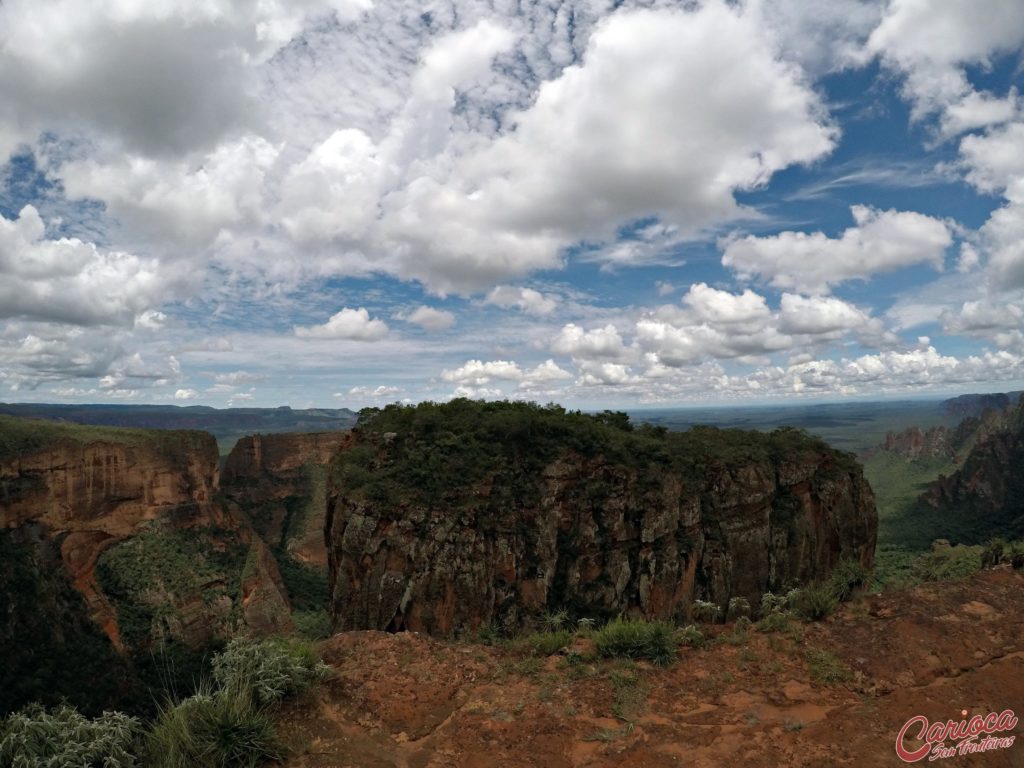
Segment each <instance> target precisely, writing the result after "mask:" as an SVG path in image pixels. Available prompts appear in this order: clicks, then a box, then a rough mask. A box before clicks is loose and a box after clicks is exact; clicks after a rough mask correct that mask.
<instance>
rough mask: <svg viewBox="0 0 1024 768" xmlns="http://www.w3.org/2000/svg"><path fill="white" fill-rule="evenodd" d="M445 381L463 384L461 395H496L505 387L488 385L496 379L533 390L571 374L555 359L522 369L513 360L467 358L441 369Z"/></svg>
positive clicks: (566, 377)
mask: <svg viewBox="0 0 1024 768" xmlns="http://www.w3.org/2000/svg"><path fill="white" fill-rule="evenodd" d="M441 378H442V379H443V380H444V381H447V382H452V383H456V384H458V385H459V386H460V389H459V390H456V391H457V392H459V391H461V392H462V393H463V394H461V395H457V396H460V397H474V396H479V397H497V396H499V395H500V394H501V392H502V390H500V389H497V388H495V387H490V388H487V385H491V384H494V383H496V382H515V383H516V384H518V387H519V388H520V389H525V390H530V389H535V388H538V387H542V386H546V385H550V384H551V383H553V382H556V381H560V380H562V379H571V378H572V374H571V373H569V372H568V371H566V370H563V369H562V368H560V367H559V366H558V364H557V363H555V361H554V360H550V359H549V360H545V361H544V362H543V363H540V364H539V365H537V366H536V367H534V368H531V369H525V370H524V369H523V368H520V366H519V364H518V363H515V362H512V361H510V360H491V361H488V362H484V361H482V360H467V361H466V363H465V364H464V365H462V366H460V367H459V368H456V369H454V370H444V371H442V372H441ZM469 392H476V393H479V394H478V395H473V394H466V393H469Z"/></svg>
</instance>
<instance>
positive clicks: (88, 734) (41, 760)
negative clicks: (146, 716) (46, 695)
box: [0, 705, 140, 768]
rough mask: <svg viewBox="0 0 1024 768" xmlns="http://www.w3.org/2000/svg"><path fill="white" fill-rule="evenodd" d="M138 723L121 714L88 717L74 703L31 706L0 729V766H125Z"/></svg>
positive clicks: (130, 757) (132, 753)
mask: <svg viewBox="0 0 1024 768" xmlns="http://www.w3.org/2000/svg"><path fill="white" fill-rule="evenodd" d="M139 733H140V729H139V721H138V720H137V719H135V718H134V717H129V716H128V715H125V714H122V713H121V712H104V713H103V715H101V716H100V717H97V718H95V719H93V720H90V719H88V718H86V717H83V716H82V715H81V714H79V712H78V710H76V709H75V708H74V707H69V706H60V707H57V708H55V709H53V710H50V711H48V710H46V709H44V708H43V707H40V706H37V705H33V706H30V707H27V708H25V709H23V710H22V711H20V712H16V713H14V714H12V715H10V716H9V717H8V718H7V719H6V721H4V724H3V726H2V728H0V736H2V738H0V765H5V766H10V767H11V768H65V766H82V767H83V768H92V766H95V767H96V768H129V766H134V765H135V764H136V762H135V757H136V751H137V747H138V738H139Z"/></svg>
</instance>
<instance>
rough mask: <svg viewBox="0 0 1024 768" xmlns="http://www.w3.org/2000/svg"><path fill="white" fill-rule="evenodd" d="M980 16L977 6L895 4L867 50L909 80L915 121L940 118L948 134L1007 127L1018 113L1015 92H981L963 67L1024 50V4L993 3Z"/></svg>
mask: <svg viewBox="0 0 1024 768" xmlns="http://www.w3.org/2000/svg"><path fill="white" fill-rule="evenodd" d="M981 11H982V8H981V6H979V5H978V3H976V2H974V0H944V1H943V2H941V3H935V2H930V1H929V0H892V2H890V3H889V7H888V9H887V10H886V13H885V17H884V18H883V20H882V22H881V23H880V24H879V26H878V27H877V28H876V29H875V30H874V32H872V34H871V37H870V39H869V41H868V44H867V49H866V50H867V53H868V54H870V55H879V56H881V57H882V60H883V61H884V62H885V63H886V64H887V65H888V66H890V67H892V68H894V69H896V70H897V71H899V72H901V73H903V74H904V75H905V77H906V80H905V85H904V92H905V94H906V96H907V97H908V99H909V100H910V101H911V103H912V105H913V110H914V116H915V117H916V118H918V119H920V118H923V117H925V116H926V115H929V114H932V113H936V112H938V113H940V114H941V128H940V129H941V131H942V132H943V133H944V134H946V135H953V134H956V133H959V132H961V131H964V130H969V129H972V128H978V127H982V126H984V125H988V124H992V123H999V122H1002V121H1005V120H1007V119H1010V118H1011V117H1012V116H1013V114H1014V112H1015V111H1016V109H1017V108H1018V98H1017V93H1016V91H1013V90H1011V92H1010V93H1009V94H1007V95H1006V96H1005V97H1000V96H997V95H994V94H991V93H983V92H982V93H980V92H977V91H975V89H974V88H973V86H972V85H971V83H970V82H969V80H968V78H967V74H966V71H965V67H966V66H967V65H972V64H980V65H982V66H987V65H989V64H990V63H991V61H992V59H993V57H994V56H995V55H996V54H998V53H1001V52H1012V51H1014V50H1017V49H1019V48H1020V46H1021V45H1022V44H1024V4H1021V3H1020V2H1018V0H989V1H988V2H986V3H985V5H984V9H983V12H981Z"/></svg>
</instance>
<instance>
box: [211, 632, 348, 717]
mask: <svg viewBox="0 0 1024 768" xmlns="http://www.w3.org/2000/svg"><path fill="white" fill-rule="evenodd" d="M328 673H329V669H328V667H327V666H326V665H324V664H323V663H321V662H319V661H318V660H317V658H316V654H315V653H314V652H313V649H312V646H310V645H309V644H308V643H303V642H299V641H287V640H282V639H273V640H264V641H262V642H255V641H253V640H246V639H243V638H236V639H234V640H232V641H231V642H229V643H228V645H227V647H226V648H225V649H224V651H223V652H221V653H219V654H217V655H216V656H215V657H214V659H213V678H214V680H215V681H216V682H217V685H218V686H219V687H220V690H221V691H222V692H224V693H227V694H229V695H231V696H236V697H243V698H251V699H252V700H253V701H254V702H255V703H256V704H258V705H260V706H266V705H269V704H274V703H276V702H278V701H280V700H281V699H284V698H287V697H288V696H293V695H295V694H296V693H300V692H302V691H305V690H307V689H309V687H310V686H311V685H312V684H313V683H314V682H317V681H319V680H323V679H325V678H326V677H327V675H328Z"/></svg>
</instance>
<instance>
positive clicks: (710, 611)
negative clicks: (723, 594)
mask: <svg viewBox="0 0 1024 768" xmlns="http://www.w3.org/2000/svg"><path fill="white" fill-rule="evenodd" d="M721 615H722V609H721V608H719V607H718V606H717V605H716V604H715V603H709V602H707V601H706V600H694V601H693V618H695V619H696V620H697V621H704V622H708V623H711V622H715V621H718V619H719V618H720V617H721Z"/></svg>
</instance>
